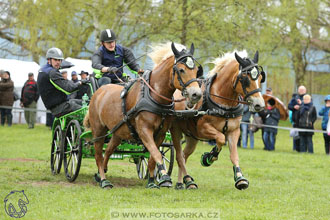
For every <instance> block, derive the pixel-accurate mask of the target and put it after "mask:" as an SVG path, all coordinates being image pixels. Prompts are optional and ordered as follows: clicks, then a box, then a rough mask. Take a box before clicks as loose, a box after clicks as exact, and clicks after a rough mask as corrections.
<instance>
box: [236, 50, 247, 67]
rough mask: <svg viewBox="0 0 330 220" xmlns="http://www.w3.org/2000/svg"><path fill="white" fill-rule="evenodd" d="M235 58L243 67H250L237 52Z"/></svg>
mask: <svg viewBox="0 0 330 220" xmlns="http://www.w3.org/2000/svg"><path fill="white" fill-rule="evenodd" d="M235 58H236V60H237V62H238V63H239V64H240V65H241V66H242V67H246V66H248V65H249V64H247V63H246V62H245V60H243V59H242V58H241V57H240V56H239V55H238V54H237V53H236V52H235Z"/></svg>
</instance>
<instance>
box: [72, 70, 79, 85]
mask: <svg viewBox="0 0 330 220" xmlns="http://www.w3.org/2000/svg"><path fill="white" fill-rule="evenodd" d="M71 81H72V82H74V83H76V82H78V81H79V79H78V75H77V72H76V71H72V73H71Z"/></svg>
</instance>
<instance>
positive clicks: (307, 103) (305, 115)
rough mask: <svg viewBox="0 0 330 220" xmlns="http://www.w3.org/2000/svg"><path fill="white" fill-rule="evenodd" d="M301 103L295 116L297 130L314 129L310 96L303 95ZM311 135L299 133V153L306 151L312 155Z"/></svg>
mask: <svg viewBox="0 0 330 220" xmlns="http://www.w3.org/2000/svg"><path fill="white" fill-rule="evenodd" d="M303 102H304V103H303V104H302V105H301V107H300V108H299V114H298V115H297V117H298V119H297V121H298V128H305V129H314V122H315V121H316V117H317V115H316V109H315V107H314V106H313V103H312V100H311V96H310V95H308V94H306V95H304V97H303ZM313 134H314V132H309V131H308V132H306V131H299V139H300V152H306V150H308V153H313V139H312V138H313Z"/></svg>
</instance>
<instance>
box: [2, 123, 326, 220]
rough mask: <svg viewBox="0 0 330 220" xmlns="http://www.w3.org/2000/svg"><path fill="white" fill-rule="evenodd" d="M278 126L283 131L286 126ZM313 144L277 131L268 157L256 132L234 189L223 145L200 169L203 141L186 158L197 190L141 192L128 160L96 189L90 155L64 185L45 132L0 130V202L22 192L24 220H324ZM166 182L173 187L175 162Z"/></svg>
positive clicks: (319, 145) (319, 151)
mask: <svg viewBox="0 0 330 220" xmlns="http://www.w3.org/2000/svg"><path fill="white" fill-rule="evenodd" d="M281 125H282V126H289V124H288V123H287V122H284V123H281ZM313 141H314V151H315V153H314V154H313V155H311V154H299V153H296V152H293V151H292V139H291V138H290V137H289V132H288V131H284V130H281V131H279V134H278V135H277V141H276V150H275V152H266V151H264V150H262V148H263V145H262V140H261V134H260V132H257V133H256V134H255V149H253V150H251V149H241V148H239V156H240V166H241V168H242V170H243V172H244V175H245V176H246V177H247V178H248V179H249V181H250V187H249V188H248V189H247V190H245V191H239V190H237V189H235V187H234V181H233V171H232V164H231V162H230V160H229V151H228V147H225V149H224V150H223V151H222V152H221V155H220V158H219V160H218V161H216V162H215V163H214V164H213V165H212V166H211V167H208V168H205V167H202V166H201V165H200V163H199V160H200V155H201V154H202V153H203V152H205V151H209V150H210V149H211V148H212V147H211V146H209V145H207V144H205V143H204V144H203V143H201V144H199V146H198V148H197V150H196V152H195V153H194V154H193V156H192V157H191V159H190V160H189V161H188V171H189V174H190V175H191V176H193V177H194V178H195V181H196V182H197V183H198V185H199V189H198V190H195V191H185V190H184V191H176V190H174V189H173V188H172V189H160V190H147V189H145V185H146V181H145V180H139V179H138V178H137V173H136V169H135V165H134V164H132V163H130V162H129V161H128V160H127V159H126V160H123V161H110V163H109V172H110V174H109V175H108V177H109V179H110V180H111V182H112V183H113V184H114V185H115V187H114V188H113V189H112V190H102V189H101V188H99V187H98V186H97V185H96V184H95V183H94V182H93V178H92V176H93V174H94V172H95V171H96V165H95V160H94V159H92V158H91V159H90V158H89V159H85V158H84V159H83V162H82V167H81V170H80V174H79V177H78V179H77V180H76V181H75V182H74V183H68V182H67V181H66V179H65V176H64V173H63V169H62V172H61V173H60V175H56V176H53V175H52V174H51V172H50V167H49V154H50V142H51V131H50V130H49V128H46V127H45V126H44V125H38V126H36V128H35V129H33V130H32V129H27V128H26V125H13V126H12V127H11V128H8V127H0V158H1V159H0V176H1V177H0V200H1V201H3V199H4V198H5V197H6V195H7V194H8V193H9V192H10V191H12V190H24V191H25V194H26V195H27V197H28V199H29V201H30V203H29V204H28V205H27V206H28V212H27V214H26V216H24V217H23V218H22V219H34V220H36V219H112V218H111V217H113V216H112V214H113V211H116V210H119V211H122V210H126V211H127V210H128V211H132V212H133V211H134V212H136V211H141V210H144V211H147V212H151V211H153V210H154V211H160V212H161V211H169V210H171V211H174V212H175V211H177V212H183V211H186V210H190V211H196V210H197V211H198V210H207V211H209V212H220V217H221V219H251V220H252V219H253V220H254V219H262V220H264V219H290V220H291V219H330V209H329V199H330V196H329V194H330V187H328V183H329V182H330V174H329V169H330V168H329V167H330V157H328V156H326V155H325V153H324V146H323V137H322V135H321V134H319V133H316V134H315V135H314V137H313ZM172 177H173V180H174V183H175V182H176V178H177V166H176V165H175V167H174V171H173V174H172ZM1 207H2V208H0V219H1V220H2V219H12V218H10V217H9V216H7V215H6V213H5V211H4V208H3V207H4V203H3V202H2V205H1ZM117 219H119V218H117ZM126 219H128V218H126ZM144 219H146V218H144ZM149 219H153V218H149ZM157 219H164V218H157ZM172 219H173V218H172ZM195 219H196V218H195ZM204 219H209V218H204Z"/></svg>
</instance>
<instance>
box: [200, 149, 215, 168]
mask: <svg viewBox="0 0 330 220" xmlns="http://www.w3.org/2000/svg"><path fill="white" fill-rule="evenodd" d="M209 157H210V153H208V152H205V153H204V154H202V156H201V164H202V166H203V167H209V166H211V164H212V163H213V161H212V160H209Z"/></svg>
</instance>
